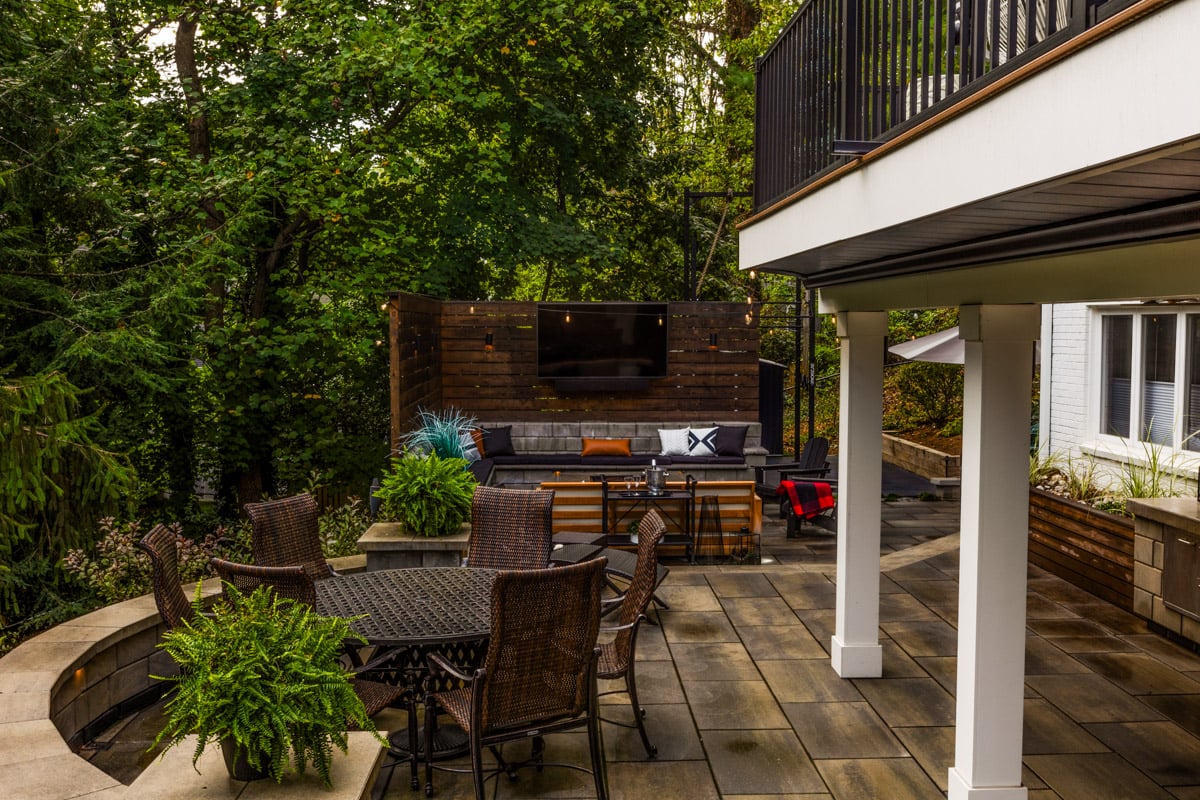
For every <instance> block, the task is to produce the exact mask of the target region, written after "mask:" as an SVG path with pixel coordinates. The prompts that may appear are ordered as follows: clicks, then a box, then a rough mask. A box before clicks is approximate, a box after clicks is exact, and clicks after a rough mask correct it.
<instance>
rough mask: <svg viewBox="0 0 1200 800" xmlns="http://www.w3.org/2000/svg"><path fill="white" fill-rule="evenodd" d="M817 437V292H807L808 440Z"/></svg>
mask: <svg viewBox="0 0 1200 800" xmlns="http://www.w3.org/2000/svg"><path fill="white" fill-rule="evenodd" d="M816 435H817V292H816V290H815V289H809V290H808V438H809V439H812V438H813V437H814V436H816Z"/></svg>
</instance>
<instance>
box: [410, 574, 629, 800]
mask: <svg viewBox="0 0 1200 800" xmlns="http://www.w3.org/2000/svg"><path fill="white" fill-rule="evenodd" d="M606 564H607V561H606V559H603V558H597V559H593V560H591V561H584V562H582V563H580V564H575V565H572V566H567V567H550V568H548V569H540V570H506V571H503V572H501V573H499V574H498V575H497V576H496V582H495V583H494V584H493V585H492V614H491V616H492V626H491V630H492V636H491V642H490V644H489V646H488V651H487V656H486V657H485V659H484V663H483V666H482V667H480V668H478V669H475V670H474V671H473V672H470V673H468V672H467V671H465V670H463V669H461V668H459V667H456V666H455V665H453V664H451V663H450V662H449V661H448V660H447V659H446V658H445V657H443V656H441V655H439V654H436V653H431V654H430V655H429V657H428V660H429V668H430V671H431V673H432V674H434V675H438V674H443V673H444V674H446V675H449V676H450V677H453V678H457V679H458V680H461V681H464V682H465V686H463V687H462V688H457V689H450V690H448V691H442V692H432V693H430V694H429V695H428V696H427V698H426V703H427V707H426V712H425V747H424V752H425V754H426V757H425V795H426V796H427V797H428V796H431V795H432V794H433V759H432V757H431V755H430V754H431V752H432V749H433V748H432V741H433V732H434V728H435V718H436V711H437V710H438V709H442V710H444V711H445V712H446V713H448V714H449V715H450V716H451V717H453V718H454V721H455V722H457V723H458V724H459V725H460V726H462V728H463V730H465V731H466V732H467V736H468V740H469V743H470V751H471V774H472V777H473V779H474V785H475V797H476V800H483V796H484V785H485V782H486V781H487V780H489V779H491V778H493V777H495V776H496V775H497V774H499V773H501V772H503V773H506V774H507V775H508V776H509V777H510V778H513V779H515V778H516V770H517V769H518V768H520V767H522V766H525V765H527V764H532V765H534V766H536V767H537V768H538V770H539V771H540V770H541V769H542V768H543V767H545V766H548V764H547V763H546V762H545V761H544V758H543V756H544V752H543V741H542V737H543V736H545V735H547V734H553V733H558V732H560V731H565V730H570V729H574V728H581V727H586V728H587V734H588V745H589V750H590V754H591V762H592V763H591V767H592V768H591V770H590V772H591V773H592V778H593V781H594V782H595V786H596V797H597V798H598V800H607V798H608V779H607V773H606V767H605V762H604V746H603V740H602V739H601V733H600V716H599V704H598V702H597V699H596V664H597V661H598V659H599V653H600V650H599V648H598V647H597V646H596V639H597V635H598V633H599V629H600V596H601V593H602V591H603V589H604V567H605V565H606ZM531 737H532V738H533V753H532V756H531V758H530V759H529V761H527V762H523V763H520V764H516V763H506V762H505V761H504V760H503V759H501V758H500V757H499V752H498V751H497V749H496V748H497V746H498V745H500V744H502V743H504V742H508V741H514V740H521V739H527V738H531ZM484 748H488V749H490V750H491V751H492V753H493V754H495V755H496V756H497V758H498V760H499V765H498V768H496V769H491V770H488V772H487V774H486V775H485V772H484V769H483V751H484ZM549 766H562V767H569V768H571V769H578V770H581V771H584V772H587V771H589V770H587V769H586V768H585V767H582V766H580V765H578V764H559V763H555V764H550V765H549ZM439 768H440V769H445V770H448V771H454V772H465V771H466V770H457V769H453V768H448V767H439Z"/></svg>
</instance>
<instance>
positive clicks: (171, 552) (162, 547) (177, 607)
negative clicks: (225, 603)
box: [137, 525, 193, 630]
mask: <svg viewBox="0 0 1200 800" xmlns="http://www.w3.org/2000/svg"><path fill="white" fill-rule="evenodd" d="M137 546H138V547H140V548H141V549H142V550H145V551H146V553H147V554H148V555H149V556H150V566H151V582H152V583H153V584H154V604H155V605H156V606H158V613H159V614H160V615H161V616H162V619H163V622H164V623H166V625H167V630H173V629H174V628H177V627H179V625H180V624H182V623H183V621H184V620H186V619H191V616H192V613H193V611H192V604H191V602H190V601H189V600H188V598H187V595H186V594H184V591H183V584H182V582H181V581H180V578H179V549H178V546H177V545H176V536H175V532H174V531H173V530H171V529H170V528H168V527H167V526H166V525H155V526H154V527H153V528H151V529H150V532H149V533H147V534H146V535H145V536H143V537H142V538H141V539H140V540H138V542H137Z"/></svg>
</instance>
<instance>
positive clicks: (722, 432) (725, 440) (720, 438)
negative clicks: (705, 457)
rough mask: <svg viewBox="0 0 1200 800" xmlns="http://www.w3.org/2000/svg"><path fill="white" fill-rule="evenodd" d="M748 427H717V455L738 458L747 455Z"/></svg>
mask: <svg viewBox="0 0 1200 800" xmlns="http://www.w3.org/2000/svg"><path fill="white" fill-rule="evenodd" d="M748 430H750V427H749V426H748V425H718V426H717V455H719V456H738V457H742V456H745V455H746V431H748Z"/></svg>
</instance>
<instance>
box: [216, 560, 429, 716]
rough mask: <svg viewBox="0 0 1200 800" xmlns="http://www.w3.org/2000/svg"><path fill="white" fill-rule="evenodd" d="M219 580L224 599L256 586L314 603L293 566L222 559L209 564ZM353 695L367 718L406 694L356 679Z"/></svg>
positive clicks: (313, 592) (312, 590)
mask: <svg viewBox="0 0 1200 800" xmlns="http://www.w3.org/2000/svg"><path fill="white" fill-rule="evenodd" d="M208 563H209V565H210V566H211V567H212V568H213V571H214V572H216V573H217V576H218V577H219V578H220V579H221V586H222V588H223V590H224V592H225V596H226V597H228V596H229V587H231V586H232V587H233V588H234V589H236V590H237V591H238V592H239V593H240V594H249V593H251V592H253V591H254V590H255V589H257V588H258V587H259V586H263V585H266V586H270V587H271V588H272V589H273V590H274V591H275V595H276V596H277V597H283V598H287V599H288V600H294V601H295V602H297V603H303V604H305V605H308V606H315V605H316V604H317V588H316V586H315V585H314V584H313V580H312V578H311V577H309V575H308V573H307V572H305V570H304V567H302V566H300V565H294V566H289V567H260V566H258V565H257V564H238V563H236V562H233V561H226V560H224V559H221V558H214V559H212V560H211V561H209V562H208ZM353 683H354V693H355V694H357V695H358V699H359V700H362V702H363V707H364V708H366V710H367V716H368V717H373V716H375V715H376V714H378V713H379V712H380V711H383V710H384V709H385V708H387V707H389V706H393V705H396V704H397V703H398V702H399V701H400V700H401V699H402V698H404V697H405V695H406V694H407V692H406V690H405V689H404V688H403V687H401V686H393V685H392V684H389V683H380V682H379V681H369V680H364V679H362V678H358V677H355V678H354V680H353Z"/></svg>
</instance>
